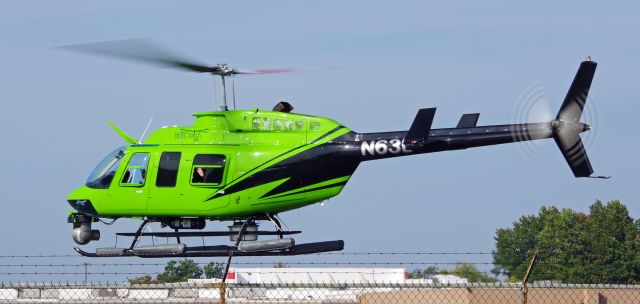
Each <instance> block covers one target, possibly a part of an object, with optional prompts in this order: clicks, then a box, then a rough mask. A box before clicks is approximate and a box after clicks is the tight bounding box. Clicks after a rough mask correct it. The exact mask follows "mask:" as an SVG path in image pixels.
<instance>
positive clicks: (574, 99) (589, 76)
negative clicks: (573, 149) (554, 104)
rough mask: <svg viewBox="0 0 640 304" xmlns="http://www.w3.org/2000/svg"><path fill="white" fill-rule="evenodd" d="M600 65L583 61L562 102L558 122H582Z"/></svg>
mask: <svg viewBox="0 0 640 304" xmlns="http://www.w3.org/2000/svg"><path fill="white" fill-rule="evenodd" d="M597 65H598V64H597V63H596V62H594V61H591V60H589V61H583V62H582V63H581V64H580V68H579V69H578V72H577V73H576V77H575V78H574V79H573V83H571V87H570V88H569V91H568V92H567V96H566V97H565V98H564V102H562V106H561V107H560V111H559V112H558V116H557V117H556V119H557V120H563V121H573V122H580V116H582V110H583V109H584V106H585V104H586V103H587V95H589V88H591V80H593V75H594V74H595V72H596V66H597Z"/></svg>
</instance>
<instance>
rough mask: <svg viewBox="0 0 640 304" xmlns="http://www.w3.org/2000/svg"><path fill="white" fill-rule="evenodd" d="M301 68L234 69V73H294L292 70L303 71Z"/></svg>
mask: <svg viewBox="0 0 640 304" xmlns="http://www.w3.org/2000/svg"><path fill="white" fill-rule="evenodd" d="M301 71H303V70H301V69H257V70H246V69H243V70H237V69H233V70H232V72H233V74H248V75H256V74H281V73H292V72H301Z"/></svg>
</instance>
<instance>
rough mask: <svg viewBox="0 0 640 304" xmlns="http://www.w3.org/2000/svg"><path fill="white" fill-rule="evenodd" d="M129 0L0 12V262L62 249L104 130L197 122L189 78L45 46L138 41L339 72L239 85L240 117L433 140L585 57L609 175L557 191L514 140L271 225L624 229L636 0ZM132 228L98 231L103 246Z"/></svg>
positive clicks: (550, 176) (362, 181) (107, 135)
mask: <svg viewBox="0 0 640 304" xmlns="http://www.w3.org/2000/svg"><path fill="white" fill-rule="evenodd" d="M130 3H131V2H128V1H126V2H125V1H121V2H115V3H114V2H100V3H98V2H92V3H88V2H86V1H56V2H48V1H43V2H37V3H36V2H31V1H2V2H0V41H2V47H0V100H1V104H2V110H1V111H0V121H1V122H2V125H3V126H4V128H3V129H4V130H3V132H2V133H3V134H2V149H1V151H2V152H0V153H1V154H0V155H1V156H2V157H0V168H2V170H1V171H0V189H2V191H0V193H1V194H0V195H1V198H2V207H0V213H1V214H2V220H1V221H0V235H2V237H1V240H2V242H3V244H5V245H4V246H2V249H0V255H6V254H28V253H38V254H45V253H73V251H72V250H71V248H72V247H73V246H74V243H73V241H72V240H71V227H70V225H69V224H67V223H66V212H67V210H69V206H68V204H67V203H66V201H65V197H66V195H67V193H68V192H70V191H71V190H72V189H73V188H74V187H76V186H79V185H81V184H82V183H83V182H84V179H85V178H86V176H87V175H88V174H89V172H90V171H91V169H92V168H93V167H94V166H95V164H96V163H97V162H98V160H100V159H101V158H102V157H103V156H104V155H106V153H108V152H109V151H111V150H112V149H113V148H114V147H117V146H120V145H122V144H123V142H122V141H121V139H120V138H119V137H118V136H117V135H116V134H115V132H113V131H112V130H111V129H110V128H109V126H108V125H107V124H106V123H105V120H107V119H109V120H112V121H114V122H116V123H117V124H118V125H119V126H120V127H122V128H123V129H125V130H127V131H129V132H130V133H131V134H136V135H138V134H141V133H142V130H143V129H144V127H145V125H146V123H147V121H148V120H149V118H151V117H153V118H154V121H153V125H152V128H157V127H160V126H162V125H174V124H190V123H191V121H192V118H191V116H190V115H191V114H192V113H195V112H199V111H206V110H210V109H211V106H212V102H211V99H212V98H211V96H212V95H211V82H210V79H209V77H207V76H204V75H197V74H189V73H183V72H180V71H173V70H165V69H158V68H154V67H148V66H144V65H138V64H132V63H129V62H119V61H115V60H111V59H106V58H100V57H91V56H85V55H80V54H76V53H68V52H63V51H60V50H56V49H53V48H52V47H56V46H61V45H68V44H75V43H83V42H95V41H103V40H118V39H127V38H141V37H142V38H148V39H152V40H155V41H156V42H158V43H160V44H163V45H165V46H167V47H168V48H170V49H175V50H176V51H178V52H179V53H181V54H184V55H187V56H191V57H193V58H195V59H196V60H199V61H203V62H208V63H211V64H215V63H220V62H227V63H230V64H233V65H234V66H236V67H239V68H272V67H303V68H314V67H336V66H337V67H341V68H340V69H335V70H329V71H322V72H314V73H299V74H283V75H272V76H262V77H254V76H247V77H244V78H239V79H238V80H237V81H238V87H237V88H238V96H239V101H240V105H241V106H243V107H251V108H254V107H259V108H263V109H267V108H270V107H272V106H273V105H274V104H275V103H276V102H277V101H279V100H287V101H290V102H291V103H292V104H293V105H294V106H295V107H296V110H295V111H296V112H300V113H307V114H313V115H318V116H327V117H331V118H333V119H335V120H337V121H339V122H341V123H343V124H344V125H346V126H348V127H350V128H352V129H353V130H356V131H361V132H373V131H384V130H399V129H407V128H408V126H409V124H410V123H411V120H412V118H413V116H414V115H415V112H416V110H417V109H418V108H424V107H432V106H436V107H438V112H437V114H436V118H435V121H434V127H450V126H454V125H455V123H456V122H457V120H458V119H459V117H460V115H462V114H463V113H469V112H480V113H481V115H480V121H479V124H500V123H510V122H513V121H514V120H515V117H514V114H513V112H514V106H515V105H516V104H517V102H518V98H519V96H520V95H521V94H522V93H523V92H525V91H526V90H527V89H528V88H530V87H531V86H532V85H536V84H537V85H538V86H542V87H543V88H544V90H545V92H546V98H547V99H548V100H549V103H550V106H551V109H552V111H553V112H554V113H555V112H556V111H557V109H558V107H559V105H560V103H561V101H562V99H563V98H564V95H565V93H566V90H567V89H568V87H569V85H570V82H571V80H572V79H573V76H574V74H575V71H576V69H577V67H578V65H579V63H580V61H582V60H583V59H584V58H585V56H586V55H591V56H592V57H593V59H594V60H595V61H597V62H598V63H599V66H598V70H597V72H596V76H595V79H594V83H593V86H592V91H591V97H592V98H591V101H590V102H592V103H591V104H589V107H591V106H593V105H595V108H596V109H597V111H595V114H594V115H591V117H590V119H591V120H592V121H589V122H590V123H592V124H593V127H594V128H595V130H597V132H595V133H594V134H595V136H593V135H594V134H591V135H589V136H592V137H595V138H592V139H590V141H591V142H592V143H591V145H590V148H589V154H590V157H591V161H592V164H593V167H594V168H595V170H596V173H598V174H603V175H612V176H613V178H612V179H611V180H606V181H605V180H590V179H575V178H573V176H572V174H571V171H570V170H569V168H568V166H567V165H566V163H565V162H564V159H563V158H562V156H561V154H560V152H559V151H558V150H557V148H556V145H555V143H554V142H553V141H552V140H548V141H546V142H543V143H541V144H540V145H536V146H535V150H534V152H533V153H531V155H528V153H523V149H522V148H519V147H518V145H515V144H513V145H504V146H494V147H487V148H479V149H469V150H464V151H457V152H447V153H439V154H429V155H421V156H412V157H406V158H398V159H389V160H383V161H376V162H368V163H363V164H362V165H361V166H360V168H359V169H358V171H357V172H356V174H355V175H354V176H353V178H352V179H351V181H350V182H349V184H348V185H347V187H346V188H345V190H344V191H343V193H342V194H341V195H340V196H338V197H336V198H333V199H331V200H330V201H328V202H327V203H326V204H325V205H324V206H320V205H316V206H311V207H307V208H304V209H301V210H297V211H292V212H288V213H285V214H283V215H282V217H283V218H284V220H285V222H286V223H287V224H288V226H289V227H291V228H292V229H302V230H304V231H305V233H304V234H303V235H302V237H301V238H300V239H299V240H300V241H311V240H329V239H344V240H345V241H346V243H347V247H346V250H347V251H475V252H478V251H479V252H488V251H491V250H492V249H493V248H494V242H493V235H494V232H495V230H496V229H497V228H501V227H506V226H509V225H510V224H511V223H512V222H513V221H515V220H517V219H518V217H519V216H521V215H524V214H531V213H535V212H536V211H537V210H538V209H539V208H540V206H541V205H543V204H550V205H555V206H559V207H567V208H573V209H576V210H582V211H586V210H587V208H588V206H589V205H590V204H591V203H592V202H593V201H595V200H596V199H600V200H605V201H607V200H612V199H620V200H622V201H623V202H624V203H625V204H626V205H627V206H628V207H629V209H630V211H631V214H632V216H633V217H634V218H637V217H640V205H639V204H638V202H639V201H640V191H639V190H638V178H637V174H638V172H639V171H640V165H639V161H638V156H637V155H638V151H639V150H640V143H639V142H638V134H637V130H636V128H633V127H632V124H633V123H634V122H635V121H636V120H637V116H638V113H640V103H639V102H638V92H637V86H638V82H639V81H640V77H639V76H640V75H639V74H638V73H639V72H638V71H640V62H639V60H638V54H640V41H639V40H638V39H637V35H638V32H640V21H638V16H639V15H638V13H639V6H638V4H637V2H632V1H626V2H615V3H613V2H602V1H581V2H579V3H573V4H570V3H558V2H557V1H548V2H546V3H539V2H537V3H531V2H528V3H525V2H519V3H517V4H516V3H514V2H507V1H504V2H502V1H481V2H477V1H474V2H468V3H459V2H456V3H447V4H442V3H438V4H437V3H427V2H425V1H403V2H399V1H349V2H347V1H322V3H309V2H300V1H277V2H264V1H256V2H237V1H224V2H212V1H171V2H159V1H136V2H135V3H134V4H130ZM527 149H528V148H527ZM136 225H137V223H136V222H135V221H133V220H129V221H122V222H121V223H119V224H118V225H114V226H112V227H104V226H100V227H99V228H100V229H101V230H102V232H103V238H104V241H103V242H102V245H107V246H108V245H112V244H113V237H112V235H111V234H112V233H114V232H116V231H127V230H132V229H134V228H135V226H136ZM211 227H215V228H223V225H222V224H218V225H212V226H211ZM88 247H89V248H91V247H92V246H88ZM486 259H488V258H487V257H485V260H486ZM286 261H287V260H285V262H286ZM76 279H77V278H76ZM3 280H4V279H3Z"/></svg>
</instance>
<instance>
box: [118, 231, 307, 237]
mask: <svg viewBox="0 0 640 304" xmlns="http://www.w3.org/2000/svg"><path fill="white" fill-rule="evenodd" d="M299 233H302V231H252V232H251V234H255V235H292V234H299ZM237 234H238V232H237V231H194V232H142V233H140V234H139V235H140V236H154V237H163V238H165V237H166V238H169V237H207V236H232V235H237ZM116 235H117V236H134V237H135V236H136V233H135V232H118V233H116Z"/></svg>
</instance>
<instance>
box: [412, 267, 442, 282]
mask: <svg viewBox="0 0 640 304" xmlns="http://www.w3.org/2000/svg"><path fill="white" fill-rule="evenodd" d="M438 273H440V270H439V269H438V267H436V266H429V267H427V268H425V269H420V268H416V269H414V270H413V271H412V272H409V273H408V276H409V279H422V278H430V277H432V276H433V275H435V274H438Z"/></svg>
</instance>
